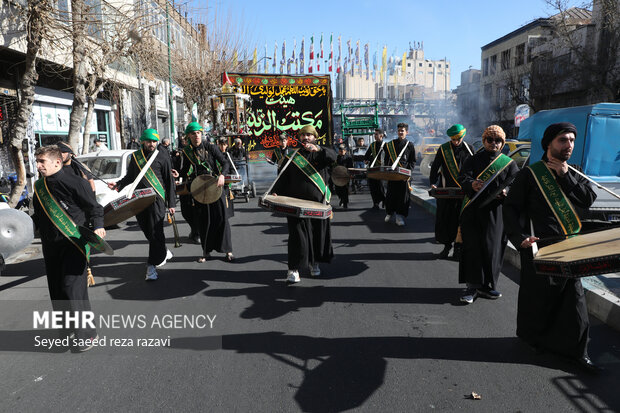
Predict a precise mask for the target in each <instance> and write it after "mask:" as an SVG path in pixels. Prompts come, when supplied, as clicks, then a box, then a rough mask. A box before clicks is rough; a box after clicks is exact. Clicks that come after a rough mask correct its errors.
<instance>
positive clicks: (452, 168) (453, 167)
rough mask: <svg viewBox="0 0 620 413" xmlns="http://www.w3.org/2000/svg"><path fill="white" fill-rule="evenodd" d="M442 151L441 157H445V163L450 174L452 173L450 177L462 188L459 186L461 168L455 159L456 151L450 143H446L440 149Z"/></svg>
mask: <svg viewBox="0 0 620 413" xmlns="http://www.w3.org/2000/svg"><path fill="white" fill-rule="evenodd" d="M439 149H440V150H441V156H443V160H444V163H445V164H446V166H447V169H448V173H450V177H451V178H452V180H453V181H454V182H455V183H456V184H457V185H458V187H459V188H460V187H461V184H459V181H458V179H457V178H458V176H459V166H458V164H457V163H456V158H455V157H454V151H453V150H452V144H451V143H450V142H446V143H444V144H443V145H441V146H440V147H439Z"/></svg>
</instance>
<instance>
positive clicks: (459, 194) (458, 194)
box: [428, 187, 465, 199]
mask: <svg viewBox="0 0 620 413" xmlns="http://www.w3.org/2000/svg"><path fill="white" fill-rule="evenodd" d="M428 194H429V195H430V196H432V197H433V198H437V199H463V198H464V197H465V191H463V190H462V189H461V188H459V187H455V188H452V187H446V188H431V189H430V190H429V191H428Z"/></svg>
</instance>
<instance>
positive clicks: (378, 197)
mask: <svg viewBox="0 0 620 413" xmlns="http://www.w3.org/2000/svg"><path fill="white" fill-rule="evenodd" d="M384 137H385V132H383V129H375V141H374V142H372V143H371V144H370V145H369V146H368V150H367V151H366V154H365V155H364V159H365V160H366V163H368V167H369V168H370V165H371V164H372V162H373V161H374V160H375V158H376V159H377V160H376V161H375V163H374V164H373V167H374V166H381V165H382V163H381V156H379V152H380V151H381V146H382V145H383V138H384ZM368 188H369V189H370V197H371V198H372V207H373V209H379V204H381V203H382V202H384V201H385V188H384V187H383V181H381V180H380V179H371V178H368Z"/></svg>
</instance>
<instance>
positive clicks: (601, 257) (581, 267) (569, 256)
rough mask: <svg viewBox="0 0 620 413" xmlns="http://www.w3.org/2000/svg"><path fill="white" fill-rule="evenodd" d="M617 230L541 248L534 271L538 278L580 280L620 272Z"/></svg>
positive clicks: (592, 234) (619, 233)
mask: <svg viewBox="0 0 620 413" xmlns="http://www.w3.org/2000/svg"><path fill="white" fill-rule="evenodd" d="M618 245H620V228H612V229H607V230H604V231H598V232H592V233H589V234H584V235H577V236H574V237H572V238H569V239H567V240H564V241H561V242H558V243H556V244H552V245H549V246H546V247H543V248H541V249H540V250H539V251H538V255H536V257H535V258H534V268H535V269H536V272H537V273H538V274H541V275H553V276H557V277H567V278H580V277H588V276H591V275H597V274H607V273H613V272H617V271H620V248H618Z"/></svg>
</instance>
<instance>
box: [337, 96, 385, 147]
mask: <svg viewBox="0 0 620 413" xmlns="http://www.w3.org/2000/svg"><path fill="white" fill-rule="evenodd" d="M378 107H379V106H378V104H377V102H376V101H375V102H374V103H372V104H361V105H342V104H341V105H340V117H341V120H342V138H343V140H344V141H345V142H346V141H348V140H349V139H350V138H353V137H354V136H368V135H371V136H372V135H374V133H375V129H377V128H378V127H379V114H378ZM351 109H356V112H357V113H362V114H361V115H358V114H356V115H352V114H351V113H350V112H349V113H348V112H347V110H351Z"/></svg>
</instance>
